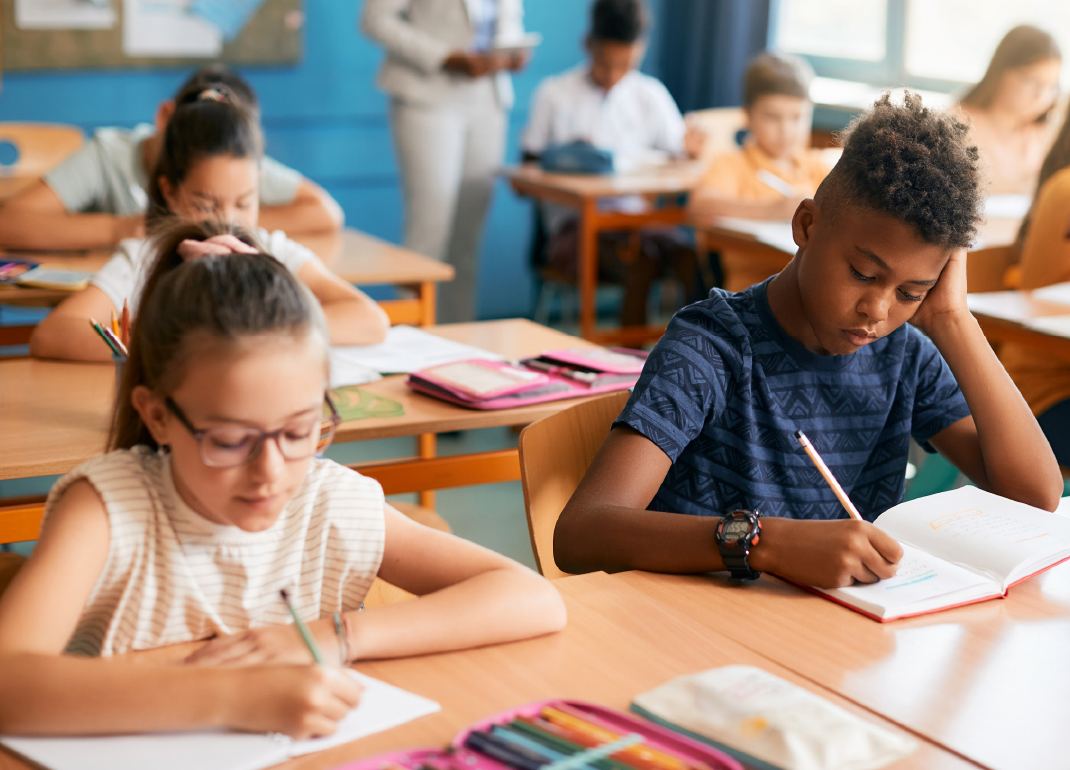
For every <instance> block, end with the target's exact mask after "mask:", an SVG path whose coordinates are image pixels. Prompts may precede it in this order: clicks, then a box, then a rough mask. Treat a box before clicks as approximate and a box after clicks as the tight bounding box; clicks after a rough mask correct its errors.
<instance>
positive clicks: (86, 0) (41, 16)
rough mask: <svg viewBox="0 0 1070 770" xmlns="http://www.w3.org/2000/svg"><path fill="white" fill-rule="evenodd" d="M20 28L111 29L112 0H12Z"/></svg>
mask: <svg viewBox="0 0 1070 770" xmlns="http://www.w3.org/2000/svg"><path fill="white" fill-rule="evenodd" d="M15 26H16V27H18V28H19V29H112V28H113V27H114V26H115V9H114V8H113V7H112V0H15Z"/></svg>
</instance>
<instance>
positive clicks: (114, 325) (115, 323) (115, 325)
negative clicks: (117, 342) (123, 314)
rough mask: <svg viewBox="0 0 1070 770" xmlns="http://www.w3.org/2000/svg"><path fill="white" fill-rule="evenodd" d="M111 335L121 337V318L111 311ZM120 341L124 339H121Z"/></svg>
mask: <svg viewBox="0 0 1070 770" xmlns="http://www.w3.org/2000/svg"><path fill="white" fill-rule="evenodd" d="M111 333H112V334H114V335H115V336H116V337H119V317H118V316H117V315H115V311H114V310H113V311H111ZM120 339H122V338H121V337H120Z"/></svg>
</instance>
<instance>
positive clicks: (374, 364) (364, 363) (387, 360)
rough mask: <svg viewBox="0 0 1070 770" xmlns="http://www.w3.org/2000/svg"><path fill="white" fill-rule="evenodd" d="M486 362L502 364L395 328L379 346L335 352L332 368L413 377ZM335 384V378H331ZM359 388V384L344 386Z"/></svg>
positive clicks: (464, 347)
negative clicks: (437, 369) (440, 366)
mask: <svg viewBox="0 0 1070 770" xmlns="http://www.w3.org/2000/svg"><path fill="white" fill-rule="evenodd" d="M469 358H482V359H485V360H488V361H501V360H502V357H501V356H499V355H498V354H497V353H491V352H490V351H487V350H482V349H481V348H476V347H472V346H471V345H464V344H462V343H460V342H454V341H453V340H448V339H445V338H444V337H436V336H435V335H434V334H428V333H427V332H425V331H422V330H421V329H414V328H413V327H411V326H395V327H393V328H391V329H390V331H388V332H387V333H386V341H385V342H381V343H379V344H378V345H354V346H352V347H335V348H331V365H332V367H333V366H334V365H335V364H336V362H337V364H338V365H339V366H343V365H345V366H349V365H353V366H360V367H363V368H365V369H370V370H371V371H374V372H379V373H380V374H411V373H412V372H418V371H420V370H421V369H426V368H427V367H429V366H435V365H437V364H448V363H451V362H453V361H464V360H467V359H469ZM331 381H332V383H333V382H334V377H333V375H332V378H331ZM344 384H346V385H355V384H359V383H351V382H347V383H344Z"/></svg>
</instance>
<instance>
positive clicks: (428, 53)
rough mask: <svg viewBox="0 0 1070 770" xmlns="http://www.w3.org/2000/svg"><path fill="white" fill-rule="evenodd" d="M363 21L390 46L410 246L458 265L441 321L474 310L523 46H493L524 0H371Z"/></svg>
mask: <svg viewBox="0 0 1070 770" xmlns="http://www.w3.org/2000/svg"><path fill="white" fill-rule="evenodd" d="M361 28H362V29H363V31H364V33H365V34H367V35H368V36H369V37H371V38H372V39H373V40H376V41H378V42H379V43H381V44H382V45H383V46H384V47H385V48H386V59H385V61H384V62H383V66H382V68H381V69H380V71H379V76H378V80H377V83H378V85H379V87H380V88H381V89H383V90H384V91H386V92H387V93H388V94H389V95H390V97H391V101H390V125H391V129H392V131H393V135H394V148H395V152H396V153H397V159H398V166H399V169H400V172H401V185H402V192H403V195H404V199H405V246H406V247H407V248H410V249H412V250H413V251H417V252H419V253H421V254H425V255H427V256H429V257H432V258H434V259H438V260H444V261H446V262H448V263H449V264H451V265H453V267H454V269H455V270H456V271H457V276H456V278H455V279H454V280H453V281H452V282H450V283H446V284H440V285H439V306H438V320H439V322H443V323H450V322H456V321H470V320H472V319H474V318H475V310H476V278H477V274H478V256H479V247H480V243H481V239H482V233H483V222H484V220H485V218H486V213H487V208H488V206H489V205H490V197H491V192H492V190H493V188H494V177H495V173H496V172H497V170H498V168H499V167H500V165H501V163H502V158H503V155H504V151H505V131H506V117H507V112H508V110H509V108H510V107H511V106H512V103H513V88H512V82H511V81H510V78H509V74H508V72H509V71H510V70H518V69H520V68H522V67H523V66H524V65H525V64H526V63H527V56H526V55H525V54H519V53H512V54H494V53H493V52H492V51H493V49H494V47H495V45H496V44H497V45H498V46H499V47H500V46H501V45H502V44H507V43H509V42H511V41H516V40H518V39H519V38H521V37H522V36H523V34H524V27H523V5H522V0H367V2H366V3H365V5H364V13H363V14H362V16H361Z"/></svg>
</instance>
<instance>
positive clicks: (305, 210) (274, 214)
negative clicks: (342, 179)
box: [257, 179, 345, 236]
mask: <svg viewBox="0 0 1070 770" xmlns="http://www.w3.org/2000/svg"><path fill="white" fill-rule="evenodd" d="M257 223H258V224H259V225H260V227H263V228H264V229H265V230H267V231H268V232H272V231H275V230H282V231H283V232H285V233H287V234H289V235H291V236H294V235H314V234H316V233H326V232H330V231H332V230H339V229H341V227H342V225H343V224H345V214H344V213H343V212H342V207H341V206H339V205H338V202H337V201H336V200H335V199H334V198H332V197H331V196H330V194H329V193H328V192H327V191H326V190H324V189H323V188H322V187H320V186H319V185H318V184H315V183H314V182H311V181H309V180H308V179H302V180H301V184H300V185H299V186H298V188H297V195H295V196H294V199H293V201H291V202H290V203H287V204H285V205H283V206H264V207H262V208H261V209H260V215H259V217H258V219H257Z"/></svg>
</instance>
